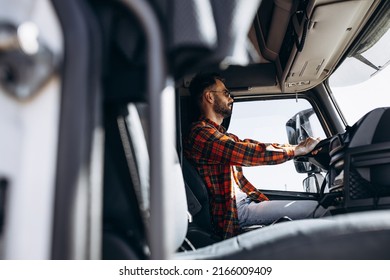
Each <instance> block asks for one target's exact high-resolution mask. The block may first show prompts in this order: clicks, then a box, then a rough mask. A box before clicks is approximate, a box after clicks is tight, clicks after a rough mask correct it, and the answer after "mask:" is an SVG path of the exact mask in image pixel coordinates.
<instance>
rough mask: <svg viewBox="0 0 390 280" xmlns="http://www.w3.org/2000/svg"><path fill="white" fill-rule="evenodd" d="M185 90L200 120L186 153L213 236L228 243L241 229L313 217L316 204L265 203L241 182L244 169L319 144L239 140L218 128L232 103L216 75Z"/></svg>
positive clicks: (197, 79)
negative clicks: (205, 194)
mask: <svg viewBox="0 0 390 280" xmlns="http://www.w3.org/2000/svg"><path fill="white" fill-rule="evenodd" d="M189 90H190V94H191V97H192V98H193V102H194V104H196V108H194V109H197V113H198V116H199V119H198V121H196V122H194V123H193V124H192V126H191V128H190V131H189V134H188V136H187V137H186V139H185V141H184V154H185V157H186V158H187V159H188V160H189V161H190V162H191V163H192V164H193V165H194V166H195V167H196V169H197V170H198V172H199V174H200V176H201V177H202V178H203V180H204V182H205V184H206V186H207V187H208V189H209V194H210V209H211V210H210V211H211V217H212V223H213V225H214V228H215V233H216V234H217V235H219V236H220V237H222V238H223V239H226V238H230V237H232V236H235V235H237V234H239V233H240V232H241V231H242V227H246V226H251V225H256V224H260V225H261V224H271V223H272V222H274V221H275V220H277V219H279V218H282V217H284V216H288V217H289V218H291V219H293V220H294V219H302V218H306V217H308V216H309V215H310V214H311V213H313V211H314V209H315V207H316V206H317V205H318V203H317V202H315V201H269V199H268V198H267V197H266V196H265V195H264V194H263V193H261V192H260V191H259V190H257V189H256V188H255V187H254V186H253V185H252V184H251V183H250V182H249V181H248V180H247V179H246V178H245V177H244V175H243V172H242V166H256V165H271V164H279V163H283V162H285V161H287V160H290V159H293V158H294V156H299V155H304V154H307V153H310V152H312V150H313V148H314V147H315V146H316V145H317V144H318V142H319V139H313V138H308V139H306V140H305V141H304V142H303V143H300V144H299V145H297V146H292V145H289V144H283V145H280V144H267V143H261V142H258V141H255V140H251V139H245V140H241V139H239V138H238V137H237V136H236V135H233V134H231V133H227V132H226V130H225V128H224V127H223V126H221V124H222V121H223V120H224V118H227V117H229V116H230V115H231V113H232V104H233V98H232V97H231V96H230V92H229V90H228V89H227V88H226V87H225V84H224V80H223V79H222V78H221V77H220V76H219V75H218V74H207V73H206V74H198V75H197V76H195V77H194V78H193V79H192V81H191V83H190V87H189Z"/></svg>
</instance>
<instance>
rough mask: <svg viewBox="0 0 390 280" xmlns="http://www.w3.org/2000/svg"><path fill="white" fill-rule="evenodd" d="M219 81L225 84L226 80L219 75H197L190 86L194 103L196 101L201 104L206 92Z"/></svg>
mask: <svg viewBox="0 0 390 280" xmlns="http://www.w3.org/2000/svg"><path fill="white" fill-rule="evenodd" d="M217 80H220V81H221V82H223V83H224V82H225V79H224V78H222V77H221V76H220V75H219V74H218V73H199V74H197V75H195V77H194V78H192V80H191V83H190V86H189V91H190V94H191V97H192V98H193V99H194V101H195V100H196V101H197V102H199V100H200V97H201V96H202V94H203V92H204V90H205V89H207V88H209V87H211V86H212V85H215V84H216V82H217Z"/></svg>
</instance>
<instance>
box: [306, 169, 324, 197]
mask: <svg viewBox="0 0 390 280" xmlns="http://www.w3.org/2000/svg"><path fill="white" fill-rule="evenodd" d="M324 180H325V178H324V176H322V174H320V173H315V174H311V175H309V176H308V177H306V178H305V179H304V180H303V182H302V185H303V191H305V192H310V193H319V192H320V191H321V185H322V183H323V181H324Z"/></svg>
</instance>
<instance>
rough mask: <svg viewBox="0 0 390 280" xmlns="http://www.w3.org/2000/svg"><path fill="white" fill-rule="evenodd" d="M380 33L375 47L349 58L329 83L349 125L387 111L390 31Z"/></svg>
mask: <svg viewBox="0 0 390 280" xmlns="http://www.w3.org/2000/svg"><path fill="white" fill-rule="evenodd" d="M382 33H383V34H384V35H383V36H381V38H380V39H379V40H377V41H375V44H372V46H370V47H369V48H365V49H364V50H363V51H359V52H356V53H353V54H352V55H351V56H350V57H348V58H347V59H346V60H345V61H344V62H343V63H342V64H341V65H340V67H339V68H338V69H337V70H336V72H335V73H334V74H333V75H332V76H331V77H330V79H329V86H330V88H331V90H332V93H333V95H334V97H335V99H336V102H337V104H338V105H339V107H340V109H341V111H342V113H343V115H344V117H345V119H346V121H347V123H348V124H349V125H351V124H353V123H355V122H356V121H357V120H358V119H360V118H361V117H362V116H363V115H364V114H366V113H367V112H369V111H371V110H372V109H374V108H377V107H390V90H389V86H388V84H389V81H390V67H387V66H388V65H389V64H390V51H389V50H390V31H389V29H387V31H386V32H382ZM358 47H360V46H358ZM357 49H359V48H357Z"/></svg>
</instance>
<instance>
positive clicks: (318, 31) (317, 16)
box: [285, 0, 374, 92]
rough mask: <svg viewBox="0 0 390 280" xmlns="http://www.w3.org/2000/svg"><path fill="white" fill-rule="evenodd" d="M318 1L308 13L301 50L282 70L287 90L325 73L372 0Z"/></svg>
mask: <svg viewBox="0 0 390 280" xmlns="http://www.w3.org/2000/svg"><path fill="white" fill-rule="evenodd" d="M313 2H316V1H313ZM320 2H322V4H321V5H317V6H313V11H312V13H311V15H310V16H309V18H310V20H309V24H308V31H307V35H306V40H305V43H304V47H303V50H302V51H301V52H296V56H295V58H294V57H293V56H292V57H290V60H292V59H293V63H291V62H290V63H291V68H290V71H286V72H288V73H285V76H286V79H285V91H286V92H291V91H296V90H298V89H299V90H302V89H307V88H309V87H312V86H315V85H316V84H318V83H319V82H320V81H322V80H323V78H324V77H326V76H327V74H328V73H329V72H330V70H332V69H330V67H332V66H333V65H334V64H335V63H336V62H337V61H338V59H339V58H340V57H341V55H342V54H343V52H344V51H345V49H346V47H347V46H348V45H349V43H350V42H351V41H352V39H353V38H354V37H355V36H356V34H357V32H358V31H359V28H360V26H361V24H362V22H363V21H364V20H363V19H365V18H366V17H365V15H366V14H367V13H368V11H369V10H370V7H371V6H372V4H373V2H374V0H355V1H339V2H332V3H323V2H324V1H320ZM330 15H331V16H330ZM302 28H303V23H302V26H301V29H302ZM301 34H302V33H301Z"/></svg>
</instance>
